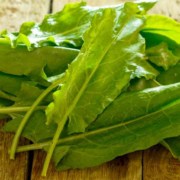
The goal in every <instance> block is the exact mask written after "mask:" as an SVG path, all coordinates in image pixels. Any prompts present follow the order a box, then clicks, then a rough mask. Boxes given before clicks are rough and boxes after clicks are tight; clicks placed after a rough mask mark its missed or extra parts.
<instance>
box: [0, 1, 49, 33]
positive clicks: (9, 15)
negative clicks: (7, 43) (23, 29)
mask: <svg viewBox="0 0 180 180" xmlns="http://www.w3.org/2000/svg"><path fill="white" fill-rule="evenodd" d="M49 3H50V0H22V1H20V0H2V1H0V7H1V8H0V31H1V30H2V29H8V30H9V31H17V30H18V29H19V27H20V25H21V24H22V23H23V22H25V21H35V22H39V21H40V20H41V19H42V18H43V17H44V15H45V14H47V12H48V11H49Z"/></svg>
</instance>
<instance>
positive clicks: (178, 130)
mask: <svg viewBox="0 0 180 180" xmlns="http://www.w3.org/2000/svg"><path fill="white" fill-rule="evenodd" d="M134 102H136V103H134ZM179 108H180V83H176V84H172V85H166V86H160V87H156V88H150V89H145V90H142V91H138V92H126V93H123V94H122V95H121V96H119V97H118V98H117V99H116V100H115V101H114V102H113V103H112V104H111V105H109V106H108V108H106V110H105V111H104V112H103V113H102V114H101V115H100V116H99V117H98V118H97V119H96V121H94V123H93V124H92V125H91V126H89V127H88V129H86V132H84V133H80V134H73V135H71V136H69V135H67V134H63V136H62V137H61V139H60V140H59V142H58V146H57V147H56V149H55V151H54V154H53V159H54V161H55V162H56V164H57V169H59V170H62V169H70V168H85V167H91V166H96V165H99V164H101V163H104V162H106V161H109V160H112V159H114V158H115V157H117V156H120V155H124V154H127V153H129V152H133V151H136V150H142V149H146V148H149V147H150V146H153V145H155V144H157V143H159V142H160V141H162V140H163V139H164V138H168V137H172V136H177V135H179V134H180V122H179V115H180V114H179V113H180V111H179ZM34 123H35V124H36V123H38V122H37V121H35V122H34ZM36 130H37V129H36ZM24 133H26V132H24ZM42 133H44V134H45V133H46V132H45V131H44V130H42ZM41 137H43V136H41ZM38 139H39V138H38ZM41 142H42V141H41ZM50 144H51V141H48V142H46V141H45V142H42V143H40V144H34V145H32V146H31V148H32V149H33V148H37V147H39V148H45V149H46V150H47V149H48V147H49V145H50ZM29 150H30V149H29ZM62 155H63V157H62ZM84 159H85V160H84ZM58 160H59V161H58Z"/></svg>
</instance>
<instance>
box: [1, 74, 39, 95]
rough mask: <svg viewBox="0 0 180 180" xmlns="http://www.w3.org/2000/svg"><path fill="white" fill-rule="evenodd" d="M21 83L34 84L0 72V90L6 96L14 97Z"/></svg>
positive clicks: (24, 78) (22, 77)
mask: <svg viewBox="0 0 180 180" xmlns="http://www.w3.org/2000/svg"><path fill="white" fill-rule="evenodd" d="M22 83H29V84H34V85H35V84H36V83H34V82H31V81H29V79H28V78H27V77H24V76H15V75H11V74H5V73H2V72H0V85H1V86H0V90H1V91H4V92H6V93H8V94H11V95H14V96H16V95H17V93H18V92H19V90H20V89H21V85H22Z"/></svg>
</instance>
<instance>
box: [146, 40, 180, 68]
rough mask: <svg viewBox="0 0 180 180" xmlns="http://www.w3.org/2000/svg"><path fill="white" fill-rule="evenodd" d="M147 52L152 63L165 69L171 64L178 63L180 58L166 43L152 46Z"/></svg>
mask: <svg viewBox="0 0 180 180" xmlns="http://www.w3.org/2000/svg"><path fill="white" fill-rule="evenodd" d="M146 53H147V56H148V58H149V60H150V61H151V62H152V63H154V64H156V65H157V66H160V67H163V68H164V69H165V70H168V69H169V67H170V66H174V65H176V64H177V62H178V61H179V59H180V57H177V56H175V55H174V54H173V53H172V52H171V51H170V50H169V49H168V47H167V44H166V43H161V44H159V45H157V46H154V47H151V48H149V49H147V50H146Z"/></svg>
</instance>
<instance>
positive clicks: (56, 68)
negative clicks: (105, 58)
mask: <svg viewBox="0 0 180 180" xmlns="http://www.w3.org/2000/svg"><path fill="white" fill-rule="evenodd" d="M78 53H79V51H78V50H75V49H70V48H62V47H51V46H46V47H42V48H38V49H34V50H33V51H30V52H29V51H28V50H27V49H26V47H24V46H19V47H17V48H16V49H12V48H11V47H10V46H8V45H2V44H0V72H3V73H6V74H11V75H18V76H27V77H29V78H31V79H32V80H34V81H39V82H42V78H43V79H44V80H46V77H47V76H54V75H57V74H61V73H64V71H65V69H66V68H67V66H68V64H69V63H71V62H72V61H73V60H74V58H75V57H76V56H77V55H78Z"/></svg>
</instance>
